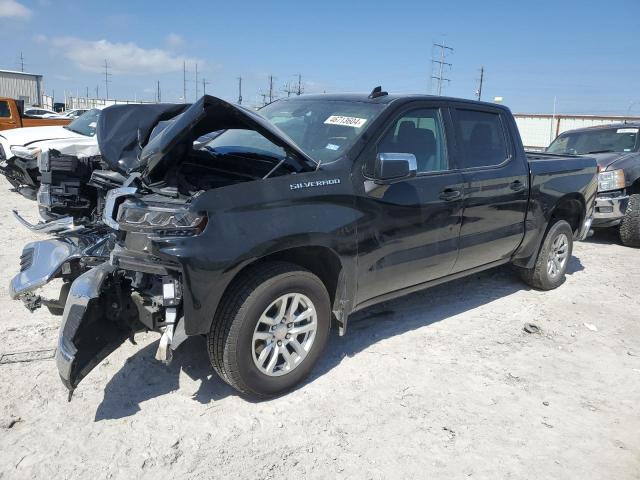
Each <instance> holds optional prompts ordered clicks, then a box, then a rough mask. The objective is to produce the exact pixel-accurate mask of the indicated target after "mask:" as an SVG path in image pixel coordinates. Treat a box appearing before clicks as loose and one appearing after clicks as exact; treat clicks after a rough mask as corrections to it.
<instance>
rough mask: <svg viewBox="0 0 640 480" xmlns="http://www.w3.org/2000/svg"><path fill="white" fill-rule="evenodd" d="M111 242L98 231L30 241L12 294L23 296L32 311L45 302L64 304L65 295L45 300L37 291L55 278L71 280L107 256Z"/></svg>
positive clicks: (11, 285)
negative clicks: (56, 298)
mask: <svg viewBox="0 0 640 480" xmlns="http://www.w3.org/2000/svg"><path fill="white" fill-rule="evenodd" d="M107 243H108V236H107V235H104V234H97V233H88V234H85V235H79V236H73V237H72V236H66V237H58V238H51V239H47V240H40V241H37V242H31V243H28V244H27V245H26V246H25V247H24V249H23V250H22V255H21V256H20V272H19V273H18V274H17V275H16V276H15V277H13V279H12V280H11V283H10V285H9V296H10V297H11V298H12V299H13V300H16V299H20V300H22V301H23V302H24V304H25V306H26V307H27V309H29V310H30V311H33V310H35V309H37V308H39V307H40V306H41V305H43V304H45V305H47V304H50V305H51V306H57V307H58V308H63V307H64V300H65V299H64V297H61V298H59V299H58V300H45V299H42V298H41V297H40V296H39V295H36V294H35V293H34V292H35V291H36V290H38V289H39V288H41V287H43V286H45V285H46V284H47V283H49V282H51V281H52V280H53V279H54V278H62V279H63V280H64V281H65V282H71V281H72V280H73V279H75V278H76V277H78V276H79V275H80V274H81V273H82V272H83V271H85V270H86V269H87V268H91V267H92V266H93V265H95V264H99V263H102V262H104V261H105V260H107V259H108V255H109V249H108V245H107ZM58 302H62V303H61V304H58Z"/></svg>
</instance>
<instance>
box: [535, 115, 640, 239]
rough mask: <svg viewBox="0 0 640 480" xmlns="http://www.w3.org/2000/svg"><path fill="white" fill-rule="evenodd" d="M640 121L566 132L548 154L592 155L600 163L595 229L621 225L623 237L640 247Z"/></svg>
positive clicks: (620, 229) (619, 226) (550, 148)
mask: <svg viewBox="0 0 640 480" xmlns="http://www.w3.org/2000/svg"><path fill="white" fill-rule="evenodd" d="M639 132H640V122H626V123H616V124H611V125H602V126H598V127H589V128H581V129H578V130H570V131H568V132H564V133H562V134H561V135H559V136H558V138H556V139H555V140H554V141H553V142H552V143H551V145H549V147H548V148H547V150H546V151H547V152H548V153H555V154H560V155H567V154H569V155H588V156H590V157H593V158H595V159H596V161H597V162H598V172H599V173H598V196H597V197H596V208H595V212H594V215H593V228H608V227H614V228H617V229H618V231H619V233H620V240H621V241H622V243H623V244H624V245H627V246H629V247H636V248H638V247H640V133H639Z"/></svg>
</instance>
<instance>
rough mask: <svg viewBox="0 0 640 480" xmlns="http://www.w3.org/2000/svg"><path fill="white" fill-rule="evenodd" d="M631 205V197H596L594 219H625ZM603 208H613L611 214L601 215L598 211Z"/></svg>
mask: <svg viewBox="0 0 640 480" xmlns="http://www.w3.org/2000/svg"><path fill="white" fill-rule="evenodd" d="M628 203H629V195H620V196H618V197H605V196H596V206H595V209H594V212H593V219H594V220H595V221H596V223H597V221H598V220H616V219H620V218H622V217H624V214H625V212H626V211H627V205H628ZM602 207H611V209H612V210H611V212H607V213H600V212H599V211H598V210H599V209H600V208H602Z"/></svg>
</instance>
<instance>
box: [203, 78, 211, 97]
mask: <svg viewBox="0 0 640 480" xmlns="http://www.w3.org/2000/svg"><path fill="white" fill-rule="evenodd" d="M210 83H211V82H209V81H208V80H207V79H206V78H203V79H202V95H206V94H207V85H209V84H210Z"/></svg>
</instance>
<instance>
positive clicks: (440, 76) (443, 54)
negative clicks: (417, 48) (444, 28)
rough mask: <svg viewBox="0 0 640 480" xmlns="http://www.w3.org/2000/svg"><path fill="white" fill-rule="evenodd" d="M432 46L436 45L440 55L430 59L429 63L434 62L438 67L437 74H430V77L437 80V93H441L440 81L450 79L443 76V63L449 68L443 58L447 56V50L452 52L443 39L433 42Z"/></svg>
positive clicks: (449, 65) (448, 64) (448, 80)
mask: <svg viewBox="0 0 640 480" xmlns="http://www.w3.org/2000/svg"><path fill="white" fill-rule="evenodd" d="M433 46H434V47H437V48H439V49H440V57H439V59H438V60H436V59H432V60H431V63H432V65H433V64H435V65H437V66H438V67H437V69H438V74H437V75H431V78H433V79H435V80H437V81H438V89H437V91H438V95H442V83H443V82H450V81H451V79H449V78H445V77H444V76H443V75H444V68H445V65H446V66H447V67H449V68H451V64H450V63H447V62H445V59H446V58H447V51H450V52H453V48H451V47H448V46H447V45H446V44H445V43H444V41H443V42H442V43H434V44H433Z"/></svg>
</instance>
